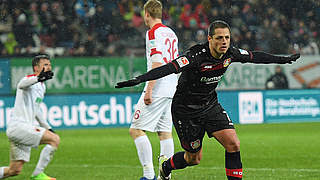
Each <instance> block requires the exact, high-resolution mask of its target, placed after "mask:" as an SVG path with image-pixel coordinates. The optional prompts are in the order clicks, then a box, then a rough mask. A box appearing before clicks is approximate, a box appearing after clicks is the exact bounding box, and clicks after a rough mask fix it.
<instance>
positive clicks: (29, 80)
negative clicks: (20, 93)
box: [17, 76, 38, 89]
mask: <svg viewBox="0 0 320 180" xmlns="http://www.w3.org/2000/svg"><path fill="white" fill-rule="evenodd" d="M37 82H38V77H37V76H29V77H28V76H27V77H24V78H22V79H21V80H20V82H19V83H18V86H17V88H19V89H27V88H29V87H30V86H32V85H34V84H35V83H37Z"/></svg>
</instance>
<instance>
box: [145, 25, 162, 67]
mask: <svg viewBox="0 0 320 180" xmlns="http://www.w3.org/2000/svg"><path fill="white" fill-rule="evenodd" d="M147 36H148V39H147V41H148V42H147V44H148V45H149V47H148V48H149V49H150V51H151V52H150V57H152V56H153V55H155V54H158V55H161V56H162V52H161V39H160V38H159V37H158V36H157V35H156V32H155V31H152V30H150V31H148V33H147ZM154 59H155V58H154ZM157 59H158V58H156V59H155V60H157ZM155 62H158V61H155ZM159 62H161V59H160V60H159Z"/></svg>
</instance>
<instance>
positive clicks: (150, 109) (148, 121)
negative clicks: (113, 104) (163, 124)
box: [130, 98, 167, 132]
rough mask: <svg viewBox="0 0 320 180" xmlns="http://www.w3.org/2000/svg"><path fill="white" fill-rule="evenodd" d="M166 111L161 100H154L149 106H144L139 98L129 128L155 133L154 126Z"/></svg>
mask: <svg viewBox="0 0 320 180" xmlns="http://www.w3.org/2000/svg"><path fill="white" fill-rule="evenodd" d="M166 109H167V106H165V105H163V99H162V98H154V99H153V102H152V103H151V104H150V105H146V104H144V102H143V98H140V99H139V101H138V104H137V106H136V108H135V113H134V116H133V119H132V122H131V126H130V128H135V129H141V130H146V131H151V132H155V131H156V126H157V124H158V122H159V121H160V118H161V116H162V114H163V112H164V111H165V110H166Z"/></svg>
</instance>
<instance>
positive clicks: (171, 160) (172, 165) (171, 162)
mask: <svg viewBox="0 0 320 180" xmlns="http://www.w3.org/2000/svg"><path fill="white" fill-rule="evenodd" d="M170 164H171V167H172V168H173V169H176V166H175V165H174V163H173V157H171V158H170Z"/></svg>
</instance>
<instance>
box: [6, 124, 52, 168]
mask: <svg viewBox="0 0 320 180" xmlns="http://www.w3.org/2000/svg"><path fill="white" fill-rule="evenodd" d="M45 130H46V129H45V128H42V127H37V126H33V125H29V124H26V123H23V122H19V123H15V124H11V125H10V126H8V128H7V136H8V138H9V140H10V144H11V145H10V159H11V160H23V161H25V162H29V160H30V152H31V147H33V148H36V147H38V146H39V144H40V140H41V139H42V136H43V134H44V132H45Z"/></svg>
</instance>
